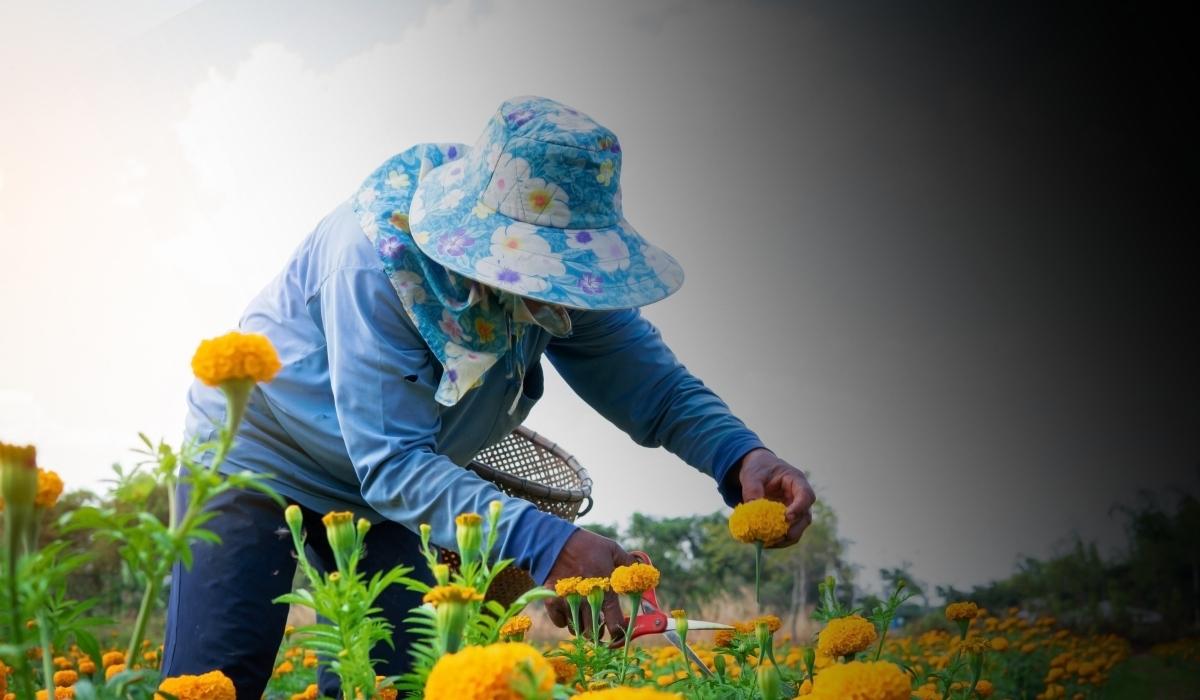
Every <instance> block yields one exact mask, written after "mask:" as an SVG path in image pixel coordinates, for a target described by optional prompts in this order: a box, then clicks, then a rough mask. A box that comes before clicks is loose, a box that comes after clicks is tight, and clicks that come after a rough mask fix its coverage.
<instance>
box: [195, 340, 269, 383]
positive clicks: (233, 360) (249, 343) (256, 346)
mask: <svg viewBox="0 0 1200 700" xmlns="http://www.w3.org/2000/svg"><path fill="white" fill-rule="evenodd" d="M280 367H281V365H280V363H279V355H278V353H276V352H275V347H274V346H273V345H271V341H270V340H268V339H267V336H265V335H262V334H261V333H239V332H238V331H233V332H231V333H226V334H225V335H222V336H220V337H217V338H210V339H209V340H205V341H202V342H201V343H200V347H198V348H196V354H195V355H193V356H192V373H193V374H195V375H196V378H197V379H199V380H200V381H202V382H204V383H205V384H207V385H208V386H220V385H221V384H223V383H225V382H228V381H254V382H269V381H271V379H273V378H274V377H275V373H276V372H278V371H279V368H280Z"/></svg>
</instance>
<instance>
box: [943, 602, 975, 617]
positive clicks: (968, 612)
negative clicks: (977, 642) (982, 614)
mask: <svg viewBox="0 0 1200 700" xmlns="http://www.w3.org/2000/svg"><path fill="white" fill-rule="evenodd" d="M978 614H979V606H978V605H976V604H974V603H971V602H959V603H951V604H949V605H947V606H946V619H947V620H951V621H958V620H974V619H975V616H976V615H978Z"/></svg>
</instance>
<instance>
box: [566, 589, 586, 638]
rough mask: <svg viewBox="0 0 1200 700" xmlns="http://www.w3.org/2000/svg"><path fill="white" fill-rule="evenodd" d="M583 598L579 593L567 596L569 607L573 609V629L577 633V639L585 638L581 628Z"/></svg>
mask: <svg viewBox="0 0 1200 700" xmlns="http://www.w3.org/2000/svg"><path fill="white" fill-rule="evenodd" d="M580 600H581V598H580V596H579V594H577V593H569V594H567V607H568V608H570V609H571V629H572V631H574V633H575V638H576V639H579V638H580V637H582V636H583V631H582V630H581V629H580V628H579V602H580Z"/></svg>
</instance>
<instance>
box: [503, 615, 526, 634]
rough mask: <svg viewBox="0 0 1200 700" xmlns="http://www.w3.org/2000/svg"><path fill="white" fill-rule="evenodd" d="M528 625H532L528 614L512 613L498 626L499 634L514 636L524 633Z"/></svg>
mask: <svg viewBox="0 0 1200 700" xmlns="http://www.w3.org/2000/svg"><path fill="white" fill-rule="evenodd" d="M530 627H533V620H532V619H530V617H529V616H528V615H514V616H513V617H512V618H511V619H510V620H509V621H508V622H505V623H504V624H503V625H502V626H501V627H500V636H501V637H515V636H517V635H518V634H525V633H526V632H528V631H529V628H530Z"/></svg>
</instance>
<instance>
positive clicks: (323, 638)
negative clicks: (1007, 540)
mask: <svg viewBox="0 0 1200 700" xmlns="http://www.w3.org/2000/svg"><path fill="white" fill-rule="evenodd" d="M278 366H279V363H278V360H277V358H275V356H274V351H273V349H272V348H271V347H270V344H269V343H267V342H266V341H265V339H263V338H261V337H251V336H243V335H240V334H230V335H228V336H224V337H222V338H218V339H214V340H212V341H206V342H205V343H204V344H202V345H201V347H200V349H199V350H198V351H197V353H196V357H195V358H194V359H193V369H194V371H195V373H196V375H197V377H199V378H200V379H201V380H202V381H204V382H206V383H208V384H210V385H212V386H217V387H220V388H221V389H222V391H224V393H225V395H226V397H227V400H228V402H229V411H228V412H227V413H228V419H227V423H226V424H225V425H224V426H222V427H221V430H220V432H219V437H218V439H217V440H216V441H215V442H213V443H207V444H185V445H183V446H182V447H180V448H178V449H176V448H173V447H171V446H168V445H165V444H162V443H157V444H156V443H153V442H151V441H150V440H147V439H144V447H145V456H146V462H145V463H144V464H141V465H139V466H137V467H136V468H134V469H132V470H129V471H125V470H122V469H120V468H118V469H117V471H116V482H115V488H114V492H113V493H114V500H113V502H112V504H111V505H108V506H103V507H92V506H88V507H81V508H77V509H74V510H72V511H70V512H69V513H68V514H66V515H63V516H62V518H61V522H60V523H58V526H60V527H62V528H63V530H64V531H66V532H75V533H83V534H84V535H85V536H86V541H88V542H93V541H94V542H108V543H110V544H112V545H113V546H114V547H115V548H116V550H117V551H118V553H119V555H120V557H121V560H122V562H123V565H124V567H125V569H126V570H127V571H128V573H129V576H130V577H131V578H132V580H133V581H135V582H136V585H137V587H138V588H139V590H140V597H139V603H138V606H137V610H138V612H137V617H136V619H135V620H134V621H133V623H132V625H129V626H117V627H116V630H117V632H115V633H114V635H115V636H110V635H102V634H100V633H98V630H100V629H104V628H110V627H112V623H111V621H109V620H105V619H104V618H101V617H99V616H93V614H92V610H93V608H94V607H95V604H96V601H95V600H93V599H81V600H77V599H74V598H72V597H71V596H70V595H69V590H70V588H69V586H68V582H69V580H70V579H71V577H72V576H73V575H75V574H76V573H77V572H78V571H80V570H82V569H83V567H85V566H86V565H87V564H88V562H89V559H90V557H91V556H93V555H92V554H91V553H90V552H88V551H84V550H83V549H82V548H77V547H72V546H71V542H73V541H77V540H62V541H56V542H54V543H51V544H48V545H46V544H41V545H39V539H38V530H39V528H40V527H42V526H44V525H45V524H46V523H45V521H46V517H45V516H46V515H47V511H48V510H49V509H51V508H52V507H53V506H54V504H55V503H56V501H57V500H58V499H59V498H60V495H61V494H62V491H63V483H62V481H61V479H59V477H58V476H57V474H55V473H54V472H52V471H49V470H46V469H42V468H39V467H38V464H37V456H36V451H35V449H34V448H33V447H28V446H15V445H8V444H5V443H0V470H2V471H0V477H2V480H0V495H2V497H3V500H2V501H0V506H2V507H3V514H4V532H3V535H4V548H3V554H4V558H3V566H2V567H0V594H2V595H0V631H2V632H3V635H2V636H0V697H2V698H6V699H7V698H14V699H19V700H25V699H27V698H49V697H56V698H80V699H82V700H90V699H97V700H99V699H113V700H116V699H123V700H150V699H151V698H166V699H167V700H170V699H171V698H175V699H177V700H193V699H195V700H199V699H201V698H205V699H211V700H227V699H232V698H234V697H236V690H235V688H234V687H233V683H232V681H231V680H230V679H229V678H228V677H226V676H225V675H224V674H223V673H222V672H221V670H220V669H212V670H211V671H210V672H208V673H205V674H202V675H198V676H182V677H176V678H162V677H161V676H160V674H159V673H158V664H159V660H160V657H161V654H162V649H161V647H160V646H159V645H158V644H157V643H156V642H155V641H152V639H156V638H157V634H156V633H155V630H154V629H152V628H151V621H152V620H154V619H156V618H155V615H156V607H157V606H158V605H159V601H160V600H161V597H162V596H161V594H162V586H163V585H164V581H165V579H166V575H167V573H168V571H169V570H170V567H171V566H172V565H173V563H174V562H175V561H177V560H181V561H183V562H184V563H185V564H186V563H187V562H188V561H189V560H190V559H189V557H190V547H191V545H192V544H193V543H196V542H201V541H210V538H209V536H208V534H207V533H206V531H205V530H204V523H205V521H206V517H207V516H206V512H205V507H206V505H207V504H208V503H209V502H210V501H211V500H212V499H213V498H214V497H215V496H217V495H218V494H220V493H222V492H224V491H226V490H228V489H232V488H239V489H258V490H261V491H264V492H266V493H271V491H270V486H269V483H266V482H264V481H263V480H261V479H260V478H259V477H256V476H254V475H249V474H240V475H232V476H230V475H223V474H221V473H220V472H219V467H220V464H221V461H222V459H223V457H224V455H225V454H227V453H228V451H229V448H230V446H231V444H232V443H233V440H234V436H235V435H236V432H237V427H238V421H239V420H240V417H241V414H242V409H243V408H244V406H245V401H246V400H247V396H248V394H249V391H250V389H251V388H252V387H253V386H254V383H255V382H261V381H269V380H270V379H271V377H272V375H273V374H274V373H275V371H277V369H278ZM204 454H211V455H213V458H212V459H211V460H210V461H208V462H205V461H203V460H202V459H201V456H202V455H204ZM181 485H182V486H186V487H187V488H188V493H189V497H188V502H187V504H186V507H182V506H181V507H172V508H170V510H169V513H168V514H167V517H166V518H165V519H162V518H159V517H158V516H157V515H154V514H153V513H151V512H148V511H147V509H144V508H143V504H144V503H145V501H146V499H147V497H148V495H149V494H150V493H151V492H153V491H154V490H155V489H157V488H163V487H165V488H167V489H173V488H175V487H176V486H181ZM500 510H501V505H500V503H499V502H494V503H493V504H492V507H491V508H490V509H489V511H488V512H487V513H482V514H480V513H463V514H461V515H460V516H459V517H458V519H457V521H456V524H457V533H456V539H457V544H458V553H459V557H460V561H461V564H460V566H459V567H458V568H456V569H451V568H450V567H449V566H447V565H446V564H444V563H441V561H440V559H439V554H438V551H437V548H436V547H434V546H433V545H431V543H430V536H431V533H430V529H429V527H428V526H424V525H422V526H421V527H420V528H419V531H420V536H421V543H422V545H421V546H422V552H423V554H424V558H425V562H426V565H427V567H428V569H429V573H430V574H431V579H430V580H432V584H430V583H425V582H424V581H423V580H421V577H418V576H414V575H413V574H414V572H413V571H412V570H411V569H409V568H407V567H396V568H394V569H391V570H389V571H385V572H382V573H379V574H376V575H374V576H371V577H369V578H368V577H366V576H365V575H364V574H363V573H362V572H361V571H360V570H359V564H360V560H361V558H362V557H363V556H364V546H363V541H364V537H365V535H366V533H367V532H368V531H369V529H370V527H371V526H370V524H369V523H368V522H367V521H366V520H362V519H358V520H356V519H355V518H354V516H353V515H352V514H350V513H340V512H333V513H329V514H327V515H326V516H325V518H324V520H323V526H324V532H321V533H313V532H305V531H304V530H303V528H302V516H301V513H300V509H299V508H298V507H297V506H295V505H291V506H288V507H287V508H286V509H284V511H283V512H284V517H283V522H281V523H280V526H281V527H284V526H286V528H287V531H288V532H290V535H291V537H292V542H293V545H294V548H295V551H296V555H297V559H298V563H299V571H300V573H301V576H302V581H301V583H300V584H299V585H298V586H297V587H296V588H295V590H294V591H293V592H292V593H290V594H288V595H285V596H282V597H280V598H279V599H278V600H277V601H276V603H277V604H279V605H291V606H294V607H297V608H308V609H310V610H311V611H312V612H313V613H315V615H316V616H318V617H317V618H316V619H318V620H319V622H315V623H313V624H308V625H303V626H300V627H298V628H288V629H287V630H286V632H285V636H284V643H283V645H282V647H281V650H280V653H279V656H278V659H277V661H276V665H275V668H274V670H273V673H272V678H271V681H270V684H269V686H268V689H267V692H266V695H265V697H266V698H268V699H270V700H282V699H290V700H315V698H317V697H318V691H317V685H316V677H317V670H318V668H319V667H322V666H326V667H328V668H329V669H330V670H331V671H332V672H333V673H334V674H336V676H337V677H338V678H339V680H340V686H341V697H343V698H345V699H346V700H357V699H358V698H363V699H366V698H386V699H389V700H390V699H392V698H396V697H425V698H429V699H430V700H471V699H473V698H478V699H480V700H482V699H485V698H487V699H504V698H512V699H514V700H515V699H518V698H519V699H524V700H537V699H541V700H549V699H551V698H555V699H560V698H567V697H577V698H582V699H585V700H586V699H588V698H596V699H603V698H609V699H619V698H646V699H651V698H701V699H713V700H717V699H726V698H728V699H745V700H751V699H759V698H761V699H762V700H777V699H779V698H791V697H799V696H809V697H812V698H826V699H842V700H910V699H911V698H918V699H920V700H935V699H936V700H949V699H954V700H968V699H970V698H1009V699H1013V700H1016V699H1018V698H1031V699H1036V700H1053V699H1057V698H1070V699H1072V700H1081V699H1085V698H1103V697H1110V696H1109V695H1107V694H1106V692H1107V691H1106V688H1107V687H1108V685H1109V683H1110V680H1111V679H1112V678H1113V677H1114V674H1117V673H1119V672H1120V670H1121V669H1122V668H1123V665H1124V664H1126V662H1127V660H1128V659H1129V658H1130V656H1131V653H1132V649H1131V645H1130V644H1129V643H1128V642H1127V641H1125V640H1124V639H1122V638H1120V637H1117V636H1113V635H1083V634H1078V633H1076V632H1073V631H1071V630H1070V629H1068V628H1067V627H1065V626H1063V625H1060V624H1059V623H1058V622H1057V621H1056V620H1055V619H1054V618H1052V617H1049V616H1045V615H1038V614H1034V613H1032V612H1030V611H1027V610H1024V609H1022V608H1021V607H1013V608H1010V609H1006V610H1003V611H990V610H985V609H981V608H979V607H978V606H977V605H976V604H975V603H973V602H969V601H957V602H953V603H951V604H949V605H947V606H946V607H945V609H944V611H943V615H942V617H943V619H941V620H940V621H939V622H938V624H936V625H934V626H932V627H931V628H928V629H925V630H923V631H920V632H916V631H914V632H904V631H903V630H896V629H893V621H894V619H895V618H896V615H897V611H898V610H899V609H901V607H902V606H903V605H904V604H905V603H906V602H907V601H908V600H909V598H910V597H911V596H912V594H911V592H910V591H908V590H907V589H906V587H905V585H904V584H903V583H900V584H898V585H897V586H896V587H895V589H894V590H893V591H891V593H890V595H889V596H888V597H887V598H886V599H885V600H882V601H879V602H878V603H877V604H875V605H873V606H871V608H870V609H860V608H858V607H854V606H851V605H849V604H848V603H847V602H846V601H844V600H842V599H841V597H840V596H839V592H838V585H837V582H836V581H834V580H833V579H832V578H830V579H826V580H825V581H824V582H823V583H822V585H821V586H820V600H819V601H818V604H817V605H816V607H815V609H814V610H813V611H812V618H813V620H814V621H815V622H816V623H818V625H819V632H817V633H816V634H815V635H813V636H807V637H804V638H795V639H793V638H791V637H790V636H789V635H787V634H783V633H782V623H781V621H780V619H779V618H778V617H776V616H774V615H770V614H761V615H758V616H755V617H753V618H752V619H749V620H726V621H722V622H726V623H728V627H729V629H723V630H719V631H716V632H715V634H714V633H711V632H708V633H700V632H697V631H695V630H689V629H688V627H689V619H688V615H687V612H686V611H684V610H671V611H670V619H671V620H672V626H673V628H674V630H675V631H676V632H677V633H678V636H679V638H680V640H681V646H674V645H671V644H664V643H662V642H661V641H656V640H661V637H659V636H657V635H655V636H648V637H644V638H641V639H635V638H634V637H635V635H634V631H635V629H636V625H637V620H638V618H639V614H640V613H639V611H640V610H642V603H643V597H644V596H645V595H646V594H647V593H648V592H652V591H654V590H655V589H656V587H657V586H658V585H659V583H660V578H661V574H660V571H659V570H658V569H656V568H655V567H654V566H653V565H651V564H650V563H648V561H643V562H638V563H633V564H630V565H628V566H622V567H618V568H617V569H616V570H614V571H613V572H612V575H611V576H609V577H605V578H567V579H560V580H558V581H556V582H555V583H554V586H553V590H550V589H547V588H535V589H533V590H530V591H528V592H526V593H525V594H524V595H522V596H520V597H519V598H517V599H516V600H515V601H513V602H512V603H511V604H508V605H502V604H500V603H499V602H496V601H494V600H488V599H485V595H484V594H485V592H486V591H488V589H489V586H490V585H491V583H492V582H493V581H494V580H495V579H496V577H497V576H498V575H499V574H500V573H501V572H502V571H503V570H504V569H505V568H506V567H507V566H509V565H510V562H508V561H504V560H499V561H497V560H495V559H494V558H493V557H492V556H491V553H492V552H493V551H494V549H495V547H496V538H497V535H498V527H497V523H498V522H499V517H500ZM786 531H787V525H786V523H785V521H784V513H783V507H782V506H781V505H780V504H777V503H772V502H768V501H752V502H749V503H745V504H742V505H740V506H738V507H737V508H735V509H734V512H733V514H732V515H731V516H730V518H729V521H728V532H729V536H730V538H732V540H734V541H736V542H738V543H741V544H739V545H737V546H745V547H747V548H753V552H754V557H755V562H756V565H755V567H754V569H753V570H747V571H746V572H745V578H746V581H747V585H748V584H749V581H751V580H753V581H754V589H755V591H756V598H757V597H761V585H760V584H761V577H762V574H761V571H762V567H761V560H762V557H763V549H764V547H769V546H770V545H771V544H772V543H774V542H775V541H777V540H778V539H779V538H781V537H782V536H783V535H784V533H786ZM313 536H320V537H324V538H325V539H326V540H327V541H328V543H329V545H330V548H331V550H332V552H333V554H334V557H335V560H336V564H337V566H336V570H334V571H330V572H327V573H326V572H321V571H319V570H318V569H317V568H316V567H314V566H313V565H312V564H310V563H309V562H308V561H307V559H306V556H305V546H304V543H305V540H306V538H308V537H313ZM391 586H404V587H407V588H409V589H410V590H414V591H417V592H419V593H420V594H421V595H422V597H423V601H424V604H423V605H421V606H420V607H417V608H415V609H413V610H412V611H411V614H410V617H408V618H407V619H405V620H388V619H383V618H382V617H380V616H378V615H377V612H378V610H377V608H376V607H375V606H374V603H375V601H376V600H377V599H378V598H379V596H380V595H381V594H382V593H383V592H384V591H385V590H386V589H388V588H389V587H391ZM610 592H611V593H615V594H617V596H619V598H620V599H621V600H623V602H624V608H625V610H627V611H628V612H629V615H630V617H629V620H628V623H627V627H626V633H625V636H624V638H625V639H627V640H631V641H630V642H629V643H628V644H624V645H620V646H613V645H611V644H610V643H608V642H607V641H605V640H603V639H602V638H601V637H600V636H599V630H600V629H601V626H600V625H599V624H598V622H599V621H598V619H597V615H598V611H599V609H600V605H601V603H602V602H603V600H604V598H605V595H606V594H608V593H610ZM554 597H559V598H562V599H563V600H564V601H565V603H566V605H567V608H568V609H569V610H570V618H571V620H572V624H571V627H570V629H572V630H576V631H578V632H575V633H573V634H572V636H570V637H569V638H568V639H566V640H563V641H561V642H558V643H549V644H547V643H540V644H535V643H532V642H531V641H529V640H527V639H526V636H527V635H528V634H529V632H530V629H531V627H532V620H531V618H530V616H529V614H528V613H529V612H530V611H529V610H527V608H529V606H531V605H534V604H535V603H538V602H539V601H543V600H547V599H550V598H554ZM588 622H590V624H587V623H588ZM399 624H403V625H405V626H407V628H408V629H409V630H410V631H411V632H413V633H414V634H415V636H416V637H417V639H418V640H419V641H418V642H417V643H416V644H414V645H412V647H411V648H410V650H409V652H410V654H411V659H412V667H411V670H410V671H409V672H408V673H406V674H404V675H401V676H396V677H382V676H380V675H377V674H376V669H375V665H374V663H373V661H372V650H373V649H374V648H375V647H376V645H378V644H380V643H381V642H386V641H388V640H390V638H391V636H392V632H393V630H394V629H395V627H394V626H395V625H399ZM101 637H104V639H105V641H104V642H103V643H102V642H101V641H100V638H101ZM682 644H688V645H690V647H691V650H692V651H694V654H695V656H694V657H693V658H692V659H691V660H689V657H687V656H685V654H684V653H683V650H682ZM1153 656H1154V658H1157V659H1158V660H1160V661H1161V662H1162V663H1171V664H1183V665H1185V666H1188V665H1190V666H1192V667H1194V666H1195V665H1196V664H1197V662H1200V643H1197V642H1196V641H1188V640H1184V641H1179V642H1175V643H1173V644H1168V645H1161V646H1159V647H1156V648H1155V649H1154V650H1153ZM1131 697H1138V696H1131ZM1140 697H1152V696H1151V695H1144V696H1140Z"/></svg>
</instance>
